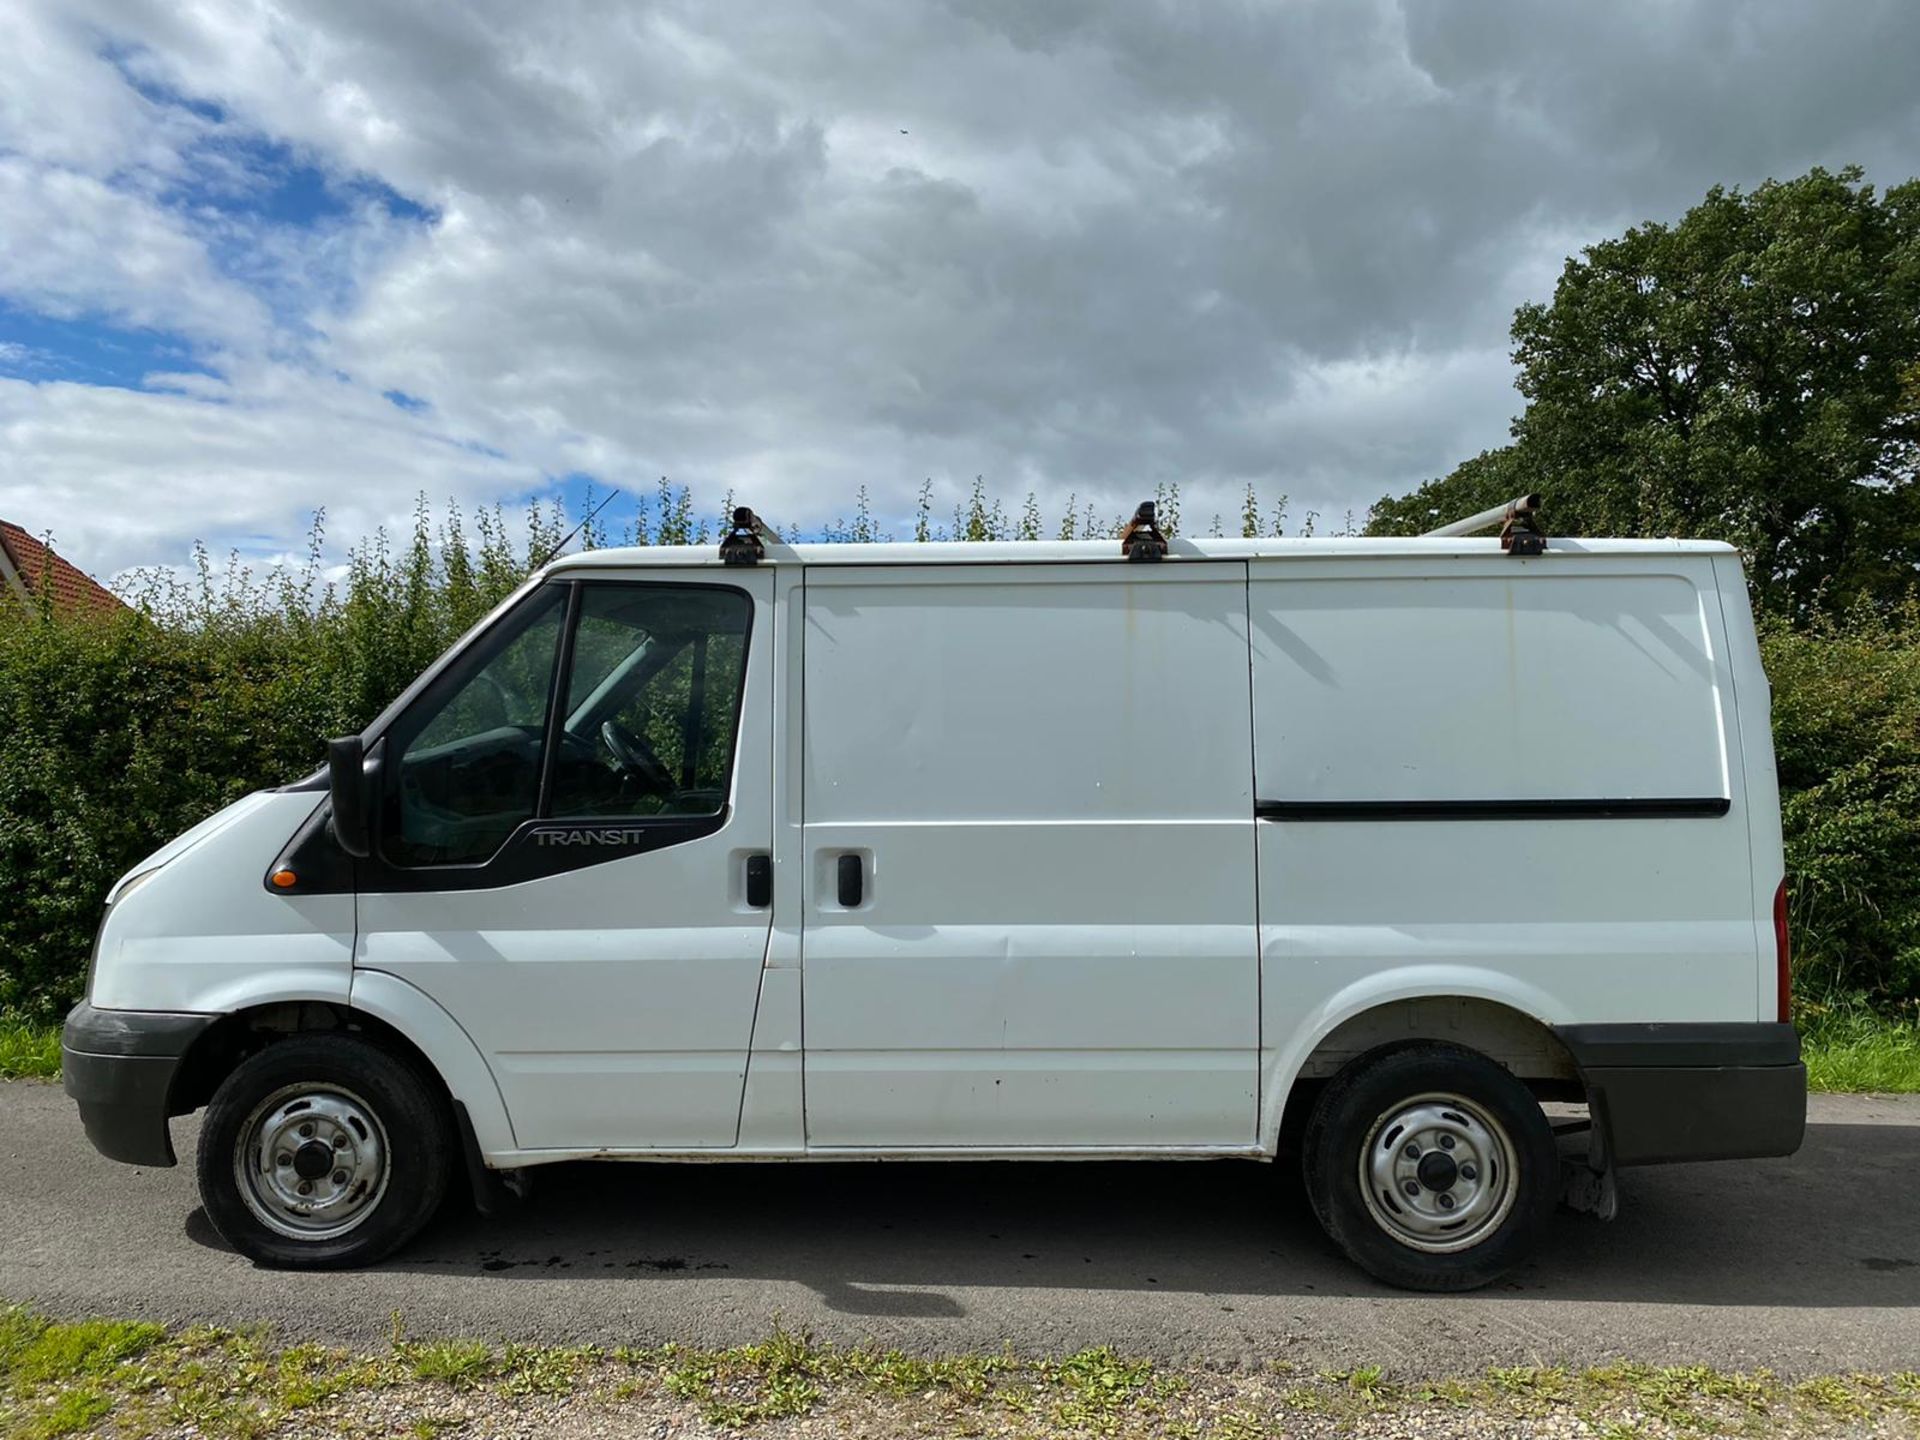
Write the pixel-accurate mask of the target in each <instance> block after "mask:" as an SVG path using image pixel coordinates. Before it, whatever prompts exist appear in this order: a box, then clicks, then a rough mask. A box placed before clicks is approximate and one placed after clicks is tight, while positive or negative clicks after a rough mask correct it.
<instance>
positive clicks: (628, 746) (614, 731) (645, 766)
mask: <svg viewBox="0 0 1920 1440" xmlns="http://www.w3.org/2000/svg"><path fill="white" fill-rule="evenodd" d="M600 743H601V744H603V745H605V746H606V747H607V750H608V751H609V752H610V753H611V754H612V756H613V763H614V764H615V765H617V766H619V767H620V773H621V774H623V775H631V776H632V777H633V778H634V779H636V780H638V781H639V782H640V783H641V784H642V785H645V786H646V787H647V788H648V789H649V790H651V791H653V792H654V793H655V794H659V795H665V794H668V793H670V792H671V791H672V790H673V776H672V775H671V774H669V773H668V771H667V767H666V766H664V765H662V764H661V763H660V757H659V756H658V755H656V754H654V753H653V747H652V746H651V745H649V744H647V742H646V741H645V740H643V739H641V737H640V736H638V735H636V734H634V733H633V732H632V731H631V730H629V729H627V728H626V727H625V726H624V725H622V724H621V723H620V722H619V721H617V720H602V721H601V722H600Z"/></svg>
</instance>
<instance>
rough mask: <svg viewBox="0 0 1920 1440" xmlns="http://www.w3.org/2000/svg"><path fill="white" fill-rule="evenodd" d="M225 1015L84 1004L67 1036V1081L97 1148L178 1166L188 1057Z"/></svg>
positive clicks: (63, 1052)
mask: <svg viewBox="0 0 1920 1440" xmlns="http://www.w3.org/2000/svg"><path fill="white" fill-rule="evenodd" d="M217 1018H219V1017H217V1016H214V1015H180V1014H169V1013H164V1012H160V1011H148V1010H96V1009H94V1008H93V1006H91V1005H89V1004H87V1003H86V1002H85V1001H82V1002H81V1003H80V1004H78V1005H76V1006H74V1007H73V1010H72V1012H71V1013H70V1014H68V1016H67V1024H66V1028H65V1030H64V1031H62V1033H61V1036H60V1073H61V1083H62V1085H63V1086H64V1088H65V1089H66V1092H67V1094H68V1095H69V1096H71V1097H72V1098H73V1100H74V1101H75V1103H77V1104H78V1105H79V1107H80V1123H81V1124H82V1125H84V1126H85V1127H86V1131H87V1139H89V1140H91V1141H92V1142H93V1148H94V1149H96V1150H98V1151H99V1152H100V1153H101V1154H102V1155H104V1156H106V1157H107V1158H108V1159H109V1160H121V1161H124V1162H126V1163H127V1164H129V1165H149V1166H156V1167H158V1166H167V1165H172V1164H174V1163H175V1160H174V1155H173V1140H172V1137H171V1136H169V1135H168V1133H167V1118H168V1114H169V1110H168V1099H169V1097H170V1095H171V1093H172V1090H173V1079H174V1076H175V1075H176V1074H177V1073H178V1072H179V1069H180V1064H181V1058H182V1057H183V1056H184V1055H185V1054H186V1053H187V1050H188V1048H189V1047H190V1046H191V1045H192V1044H193V1042H194V1041H195V1040H197V1039H199V1038H200V1036H201V1034H202V1033H204V1032H205V1030H206V1029H207V1027H208V1026H209V1025H211V1024H213V1022H214V1021H215V1020H216V1019H217Z"/></svg>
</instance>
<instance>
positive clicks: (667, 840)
mask: <svg viewBox="0 0 1920 1440" xmlns="http://www.w3.org/2000/svg"><path fill="white" fill-rule="evenodd" d="M685 573H686V572H685V571H679V572H664V573H659V574H657V575H655V576H648V575H645V574H643V573H641V572H633V573H632V575H631V576H630V577H628V576H627V574H626V572H622V576H623V578H620V579H617V580H614V579H601V578H579V579H563V580H559V581H556V582H553V583H550V584H548V585H544V586H541V587H539V588H538V589H535V590H533V591H531V592H529V594H528V595H527V596H526V598H525V599H524V600H523V601H522V602H521V603H520V604H519V605H517V606H515V607H514V609H513V610H512V611H510V612H509V613H508V614H507V615H505V616H503V617H502V618H501V619H500V620H499V621H498V622H496V623H495V624H494V625H493V626H492V627H491V628H490V629H489V630H488V631H487V632H485V633H484V634H482V635H481V636H479V637H478V638H476V639H475V640H474V641H473V642H472V643H471V644H470V645H469V647H468V649H467V651H466V653H464V654H463V655H462V656H460V657H459V659H458V660H457V661H456V662H455V663H454V664H453V665H451V666H449V667H448V668H447V669H446V670H445V671H444V672H443V673H442V674H441V675H440V676H439V677H438V678H437V679H436V680H435V681H434V682H433V683H432V684H431V685H430V686H429V687H428V688H427V689H425V690H424V691H422V693H421V694H420V696H419V697H418V698H417V699H416V700H415V701H414V703H413V704H412V705H410V706H409V707H408V708H407V710H406V711H404V712H403V713H402V714H401V715H400V716H399V717H398V718H397V719H396V720H395V721H394V722H393V723H392V725H391V726H390V727H389V729H388V730H387V732H386V734H385V735H384V736H383V737H380V740H381V774H382V782H381V784H382V795H383V802H382V806H381V818H380V823H379V825H378V827H377V829H378V834H377V836H376V841H375V846H376V848H375V854H374V856H373V857H372V858H371V859H369V860H368V861H366V862H363V863H362V865H361V867H360V874H359V877H358V906H359V937H358V942H357V948H356V959H355V963H356V966H357V967H358V968H359V969H361V970H378V971H384V972H386V973H388V974H391V975H395V976H398V977H399V978H400V979H402V980H405V981H407V982H409V983H411V984H413V985H415V986H417V987H418V988H419V989H421V990H423V991H425V992H426V993H427V994H428V995H430V996H432V997H433V998H434V999H435V1000H436V1001H438V1002H439V1003H440V1005H441V1006H443V1007H444V1008H445V1009H446V1010H447V1011H448V1012H449V1013H450V1014H451V1015H452V1016H453V1018H454V1019H455V1020H456V1021H457V1022H458V1023H459V1024H460V1025H461V1026H462V1027H463V1028H464V1029H465V1030H466V1032H467V1033H468V1034H469V1035H470V1036H472V1038H473V1040H474V1042H475V1043H476V1044H477V1045H478V1046H479V1047H480V1049H481V1050H482V1052H483V1053H484V1054H485V1056H486V1058H487V1062H488V1064H489V1065H490V1066H491V1067H492V1070H493V1074H494V1078H495V1079H496V1081H497V1082H498V1084H499V1086H500V1092H501V1095H502V1097H503V1098H504V1100H505V1102H506V1106H507V1111H508V1114H509V1117H510V1119H511V1121H512V1124H513V1130H514V1136H515V1140H516V1143H517V1144H518V1145H519V1147H520V1148H521V1149H528V1150H537V1149H568V1150H581V1149H602V1148H610V1149H666V1150H679V1149H699V1148H708V1147H725V1146H729V1145H732V1144H734V1143H735V1140H736V1137H737V1134H738V1129H739V1119H740V1102H741V1096H742V1093H743V1088H744V1084H745V1078H746V1068H747V1052H748V1048H749V1043H750V1040H751V1036H752V1029H753V1017H754V1006H755V1000H756V997H757V996H758V993H759V985H760V972H761V967H762V964H763V962H764V959H765V956H766V947H767V936H768V929H769V920H770V911H769V910H768V909H767V908H765V907H757V906H755V905H753V904H750V903H749V900H748V893H747V884H746V873H747V862H748V860H749V858H751V857H753V856H757V855H765V854H767V853H768V852H769V851H770V849H771V845H772V838H773V821H772V754H773V737H772V718H773V699H772V651H773V646H772V614H771V605H772V598H773V583H772V576H771V575H770V574H766V573H760V572H752V571H749V572H746V573H739V574H736V573H732V572H730V573H729V574H728V575H727V577H726V583H725V584H705V583H688V582H687V581H684V580H682V579H678V578H675V576H676V574H677V575H679V576H684V575H685Z"/></svg>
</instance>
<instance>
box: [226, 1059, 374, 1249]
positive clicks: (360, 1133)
mask: <svg viewBox="0 0 1920 1440" xmlns="http://www.w3.org/2000/svg"><path fill="white" fill-rule="evenodd" d="M387 1171H388V1150H387V1143H386V1132H385V1131H384V1129H383V1128H382V1127H381V1125H380V1122H379V1118H378V1117H377V1116H376V1115H375V1113H374V1111H373V1108H372V1107H371V1106H370V1105H368V1104H367V1103H366V1101H364V1100H362V1099H361V1098H360V1097H359V1096H357V1095H355V1094H353V1093H352V1092H351V1091H348V1090H344V1089H340V1088H337V1087H332V1086H323V1085H295V1086H289V1087H288V1088H286V1089H284V1090H280V1091H277V1092H276V1093H274V1094H273V1095H270V1096H268V1097H267V1099H265V1100H263V1101H262V1102H261V1103H260V1104H259V1105H258V1106H256V1107H255V1109H254V1111H253V1113H252V1114H251V1115H250V1116H248V1117H247V1122H246V1124H244V1125H243V1126H241V1129H240V1139H239V1143H238V1144H237V1145H236V1146H235V1150H234V1178H235V1179H236V1180H237V1181H238V1182H239V1189H240V1195H241V1198H242V1199H243V1200H244V1201H245V1202H246V1205H247V1208H248V1209H249V1210H250V1211H252V1212H253V1215H254V1217H255V1218H256V1219H258V1220H259V1221H260V1222H261V1223H262V1224H264V1225H266V1226H267V1227H268V1228H269V1229H271V1230H273V1231H275V1232H276V1233H277V1234H280V1235H284V1236H287V1237H288V1238H290V1239H295V1240H330V1239H333V1238H335V1237H336V1236H339V1235H344V1234H345V1233H346V1232H347V1231H349V1230H351V1229H353V1228H354V1226H356V1225H358V1224H359V1223H360V1222H361V1221H362V1220H364V1219H366V1217H367V1216H368V1215H369V1214H371V1213H372V1212H373V1209H374V1207H375V1206H377V1205H378V1204H379V1203H380V1199H381V1197H382V1196H384V1195H385V1194H386V1188H387Z"/></svg>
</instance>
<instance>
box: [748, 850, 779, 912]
mask: <svg viewBox="0 0 1920 1440" xmlns="http://www.w3.org/2000/svg"><path fill="white" fill-rule="evenodd" d="M747 904H748V905H750V906H752V907H753V908H754V909H755V910H764V909H766V908H767V906H769V905H771V904H773V857H772V856H771V855H749V856H747Z"/></svg>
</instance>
